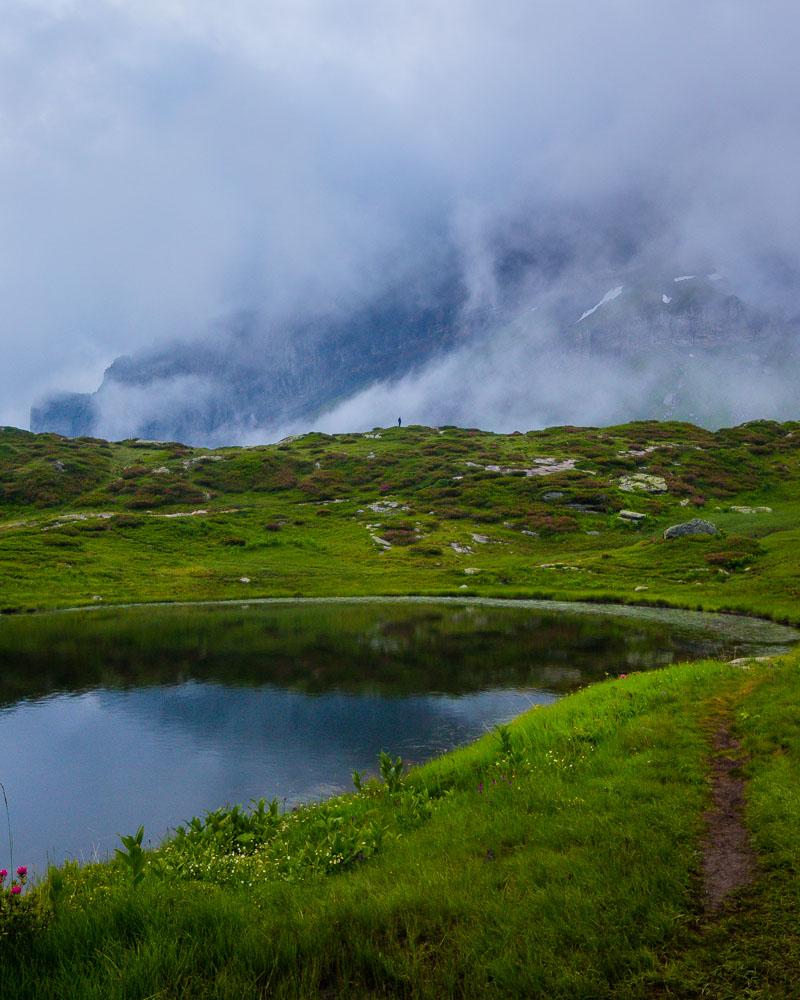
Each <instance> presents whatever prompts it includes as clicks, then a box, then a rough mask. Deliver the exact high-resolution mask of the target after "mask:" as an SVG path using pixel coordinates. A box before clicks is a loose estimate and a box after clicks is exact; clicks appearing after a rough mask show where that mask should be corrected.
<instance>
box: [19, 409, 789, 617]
mask: <svg viewBox="0 0 800 1000" xmlns="http://www.w3.org/2000/svg"><path fill="white" fill-rule="evenodd" d="M737 508H740V509H737ZM759 508H769V509H768V510H765V509H759ZM621 512H630V513H632V514H638V515H644V516H643V517H640V518H636V519H631V518H630V515H629V514H627V513H623V515H622V516H620V515H621ZM694 517H701V518H703V519H706V520H710V521H712V522H713V523H714V524H715V525H716V526H717V527H718V529H719V531H720V534H718V535H717V536H714V537H711V536H698V537H693V538H684V539H676V540H670V541H665V540H664V539H663V537H662V535H663V530H664V529H665V528H666V527H668V526H669V525H672V524H676V523H680V522H683V521H687V520H689V519H691V518H694ZM798 557H800V424H797V423H793V424H778V423H774V422H767V421H759V422H755V423H750V424H745V425H742V426H741V427H736V428H732V429H728V430H721V431H717V432H716V433H712V432H710V431H706V430H702V429H700V428H697V427H694V426H692V425H690V424H681V423H657V422H640V423H632V424H626V425H623V426H620V427H610V428H604V429H595V428H573V427H562V428H552V429H548V430H543V431H531V432H528V433H527V434H509V435H501V434H490V433H486V432H482V431H478V430H463V429H459V428H455V427H447V428H428V427H403V428H398V427H392V428H389V429H378V430H376V431H374V432H372V433H370V434H347V435H336V436H329V435H325V434H318V433H312V434H307V435H304V436H303V437H300V438H297V439H294V440H290V441H285V442H283V443H280V444H277V445H269V446H263V447H253V448H221V449H217V450H216V451H209V450H206V449H192V448H186V447H184V446H182V445H179V444H171V443H158V442H156V443H153V442H141V441H126V442H122V443H119V444H110V443H108V442H104V441H99V440H92V439H75V440H69V439H65V438H60V437H58V436H56V435H48V434H45V435H33V434H29V433H26V432H23V431H17V430H13V429H9V428H6V429H3V430H1V431H0V609H2V610H5V611H14V610H30V609H36V608H52V607H63V606H72V605H90V604H92V603H95V604H97V603H103V602H105V603H119V602H136V601H145V602H146V601H173V600H213V599H249V598H254V597H295V596H328V595H336V596H348V595H368V594H382V595H399V594H430V595H442V594H450V595H456V596H458V595H482V596H493V597H553V598H563V599H569V600H594V601H598V600H601V601H602V600H612V601H622V602H625V603H655V604H670V605H674V606H680V607H688V608H697V609H701V610H730V611H738V612H745V613H754V614H758V615H761V616H764V617H771V618H775V619H777V620H782V621H787V622H792V623H797V622H800V610H798V609H799V608H800V605H799V604H798V600H797V598H798V594H800V558H798Z"/></svg>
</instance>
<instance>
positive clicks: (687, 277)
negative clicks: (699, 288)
mask: <svg viewBox="0 0 800 1000" xmlns="http://www.w3.org/2000/svg"><path fill="white" fill-rule="evenodd" d="M696 277H697V275H696V274H681V275H680V276H679V277H677V278H673V281H691V280H692V278H696Z"/></svg>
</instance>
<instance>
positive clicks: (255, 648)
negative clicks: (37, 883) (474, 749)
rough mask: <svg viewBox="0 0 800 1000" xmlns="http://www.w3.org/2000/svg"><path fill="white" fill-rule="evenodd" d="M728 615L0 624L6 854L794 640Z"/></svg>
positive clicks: (199, 616)
mask: <svg viewBox="0 0 800 1000" xmlns="http://www.w3.org/2000/svg"><path fill="white" fill-rule="evenodd" d="M731 624H737V623H736V620H732V622H731ZM725 626H726V623H723V625H722V626H721V627H717V628H716V629H714V628H709V627H707V625H704V624H703V619H702V618H701V617H700V616H694V617H693V616H691V615H685V616H681V615H680V614H678V615H677V616H676V614H675V613H674V612H667V613H665V614H664V615H663V616H659V614H658V613H648V614H647V615H645V616H644V617H639V618H636V617H634V618H629V617H625V616H620V615H619V613H617V614H608V613H605V614H597V613H594V614H585V613H575V611H574V610H573V611H572V612H571V613H569V612H565V611H564V610H560V609H557V608H556V607H555V606H551V607H547V606H542V605H539V606H535V607H534V606H530V605H529V606H527V607H508V606H490V605H474V604H473V605H470V604H460V603H455V602H450V603H416V602H402V603H401V602H396V603H378V602H341V603H321V602H320V603H317V602H313V603H307V604H292V603H285V604H262V605H257V604H253V605H248V606H206V607H160V608H130V609H125V610H111V609H108V610H102V611H100V610H98V611H92V612H88V613H83V614H77V613H76V614H63V613H62V614H52V615H41V616H31V617H25V618H4V619H2V620H0V781H2V782H3V784H4V785H5V788H6V791H7V794H8V799H9V803H10V808H11V820H12V827H13V835H14V863H15V864H19V863H26V864H28V865H30V866H32V867H34V868H36V869H37V870H39V871H41V870H42V868H43V867H44V865H45V864H46V861H47V859H49V860H52V861H56V862H59V861H61V860H63V859H64V858H67V857H76V858H78V859H79V860H91V859H92V858H94V857H98V856H99V857H104V856H106V854H107V853H108V852H109V851H110V850H111V849H112V848H113V847H114V846H115V845H116V844H117V843H118V840H117V835H118V834H119V833H130V832H132V831H134V830H135V829H136V828H137V827H138V826H139V824H140V823H143V824H144V826H145V831H146V836H147V838H148V839H149V840H150V841H151V842H157V841H158V840H160V839H161V838H162V837H163V836H164V835H165V834H167V833H168V831H169V830H170V829H171V828H173V827H174V826H175V825H177V824H178V823H181V822H184V821H185V820H187V819H188V818H190V817H191V816H193V815H199V814H202V813H203V812H204V811H205V810H208V809H214V808H216V807H217V806H219V805H222V804H224V803H226V802H228V803H233V802H248V801H250V800H251V799H254V798H261V797H266V798H272V797H276V798H277V799H279V800H280V801H281V802H285V804H286V806H287V807H290V806H291V805H293V804H295V803H297V802H300V801H308V800H310V799H314V798H318V797H321V796H326V795H329V794H331V793H335V792H337V791H341V790H345V789H347V788H349V787H352V786H351V774H352V771H353V770H354V769H358V770H364V769H373V768H374V767H375V759H376V755H377V754H378V752H379V751H380V750H381V749H385V750H388V751H390V752H392V753H394V754H400V755H402V756H403V758H404V759H408V760H411V761H417V762H419V761H423V760H426V759H428V758H430V757H431V756H433V755H435V754H438V753H440V752H442V751H444V750H448V749H451V748H452V747H454V746H457V745H458V744H461V743H465V742H467V741H469V740H471V739H473V738H475V737H477V736H479V735H480V734H482V733H483V732H485V731H487V730H488V729H491V727H492V726H494V725H496V724H497V723H500V722H503V721H506V720H508V719H510V718H512V717H513V716H515V715H517V714H519V712H521V711H523V710H524V709H526V708H528V707H530V706H531V705H535V704H547V703H549V702H551V701H553V700H554V699H556V698H557V697H559V696H560V695H562V694H565V693H567V692H569V691H571V690H574V689H575V688H577V687H579V686H581V685H583V684H586V683H589V682H591V681H593V680H599V679H601V678H602V677H604V676H605V675H606V674H612V675H613V674H618V673H621V672H629V671H631V670H642V669H652V668H655V667H658V666H662V665H664V664H667V663H670V662H673V661H675V660H685V659H694V658H697V657H701V656H708V655H717V654H720V655H730V654H731V653H734V652H735V653H739V654H742V653H744V652H747V651H748V650H751V649H755V648H756V646H758V647H759V650H760V649H761V648H762V647H763V646H764V645H765V644H766V645H769V644H775V643H777V644H781V643H782V644H783V645H785V644H786V641H787V639H791V638H794V636H793V635H792V634H791V633H790V631H789V630H783V632H781V630H780V629H779V627H776V626H764V627H763V628H761V627H760V626H757V627H756V631H755V634H753V635H750V634H749V633H748V635H747V636H745V637H742V635H740V634H737V635H733V634H728V632H726V627H725ZM753 643H755V644H756V645H753ZM4 825H5V824H4V823H3V824H0V830H2V828H3V826H4ZM5 841H6V838H5V837H4V836H3V835H2V834H1V833H0V844H2V846H0V862H2V863H4V864H5V865H6V867H8V861H9V852H8V844H7V843H6V842H5Z"/></svg>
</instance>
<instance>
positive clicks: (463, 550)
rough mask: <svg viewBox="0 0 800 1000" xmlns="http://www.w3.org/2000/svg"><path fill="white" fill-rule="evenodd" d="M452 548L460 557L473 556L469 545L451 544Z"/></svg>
mask: <svg viewBox="0 0 800 1000" xmlns="http://www.w3.org/2000/svg"><path fill="white" fill-rule="evenodd" d="M450 548H451V549H452V550H453V552H455V553H457V554H458V555H460V556H467V555H472V549H471V548H470V546H469V545H462V544H461V543H460V542H450Z"/></svg>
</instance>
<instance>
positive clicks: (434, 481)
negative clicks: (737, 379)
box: [0, 421, 800, 1000]
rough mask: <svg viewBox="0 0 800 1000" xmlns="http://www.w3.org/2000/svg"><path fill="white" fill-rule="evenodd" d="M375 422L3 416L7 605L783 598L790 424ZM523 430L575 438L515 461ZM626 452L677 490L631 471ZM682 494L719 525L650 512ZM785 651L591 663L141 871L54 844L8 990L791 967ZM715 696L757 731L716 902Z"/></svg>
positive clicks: (719, 606)
mask: <svg viewBox="0 0 800 1000" xmlns="http://www.w3.org/2000/svg"><path fill="white" fill-rule="evenodd" d="M376 434H377V435H379V436H375V435H371V436H370V435H356V434H351V435H338V436H335V437H332V436H328V435H323V434H308V435H305V436H303V437H301V438H299V439H297V440H294V441H290V442H285V443H282V444H279V445H274V446H265V447H259V448H250V449H234V448H225V449H219V450H217V451H216V452H208V451H205V450H202V449H190V448H185V447H184V446H182V445H178V444H174V443H167V444H158V443H156V444H152V443H151V444H147V443H141V442H131V441H128V442H121V443H117V444H109V443H106V442H101V441H95V440H90V439H82V440H77V441H68V440H66V439H63V438H59V437H57V436H55V435H30V434H27V433H25V432H21V431H15V430H13V429H3V430H2V431H0V592H1V593H2V606H3V610H6V611H8V612H10V611H21V610H31V609H37V608H54V607H63V606H71V605H84V604H97V603H101V602H102V603H107V604H113V603H119V602H127V601H142V602H152V601H174V600H219V599H226V598H248V599H249V598H253V597H270V596H287V597H292V596H301V595H302V596H330V595H341V596H357V595H370V594H383V595H399V594H431V595H443V594H452V595H457V596H460V595H473V594H474V595H480V596H490V597H552V598H558V599H566V600H576V599H578V600H580V599H583V600H594V601H623V602H629V603H633V602H638V603H652V604H667V605H674V606H678V607H689V608H698V609H704V610H729V611H737V612H742V613H750V614H757V615H761V616H764V617H770V618H773V619H776V620H784V621H789V622H793V623H800V610H799V609H800V602H799V601H798V597H799V596H800V424H797V423H792V424H777V423H773V422H764V421H761V422H754V423H750V424H746V425H743V426H742V427H738V428H732V429H726V430H721V431H718V432H716V433H711V432H708V431H705V430H702V429H700V428H696V427H692V426H691V425H688V424H659V423H655V422H647V423H644V422H643V423H633V424H627V425H624V426H620V427H612V428H605V429H597V428H570V427H566V428H551V429H548V430H545V431H537V432H530V433H528V434H524V435H523V434H515V435H494V434H488V433H484V432H481V431H478V430H471V429H467V430H464V429H459V428H441V429H436V428H423V427H410V428H390V429H387V430H382V431H378V432H376ZM632 452H645V453H644V454H632ZM537 458H539V459H541V458H551V459H553V460H555V461H558V462H563V461H564V460H570V461H572V462H574V467H573V468H572V469H567V470H563V471H559V472H554V473H552V474H548V475H545V476H541V477H539V476H537V477H526V476H525V475H524V474H519V472H518V470H520V469H524V468H533V467H535V466H536V459H537ZM540 464H541V463H540ZM486 466H498V467H500V471H491V470H487V468H486ZM164 470H166V471H164ZM509 470H510V471H509ZM515 470H517V471H515ZM636 472H644V473H646V474H648V475H653V476H659V477H661V478H663V479H664V480H665V481H666V482H667V486H668V491H667V492H666V493H664V494H658V495H655V494H645V495H638V494H631V493H628V492H625V491H623V490H621V489H620V478H621V477H622V476H624V475H631V474H633V473H636ZM387 502H389V503H391V504H394V505H396V506H386V504H387ZM375 504H382V505H383V506H382V507H378V509H374V508H373V506H372V505H375ZM735 506H752V507H755V506H769V507H770V508H772V510H771V512H769V513H766V512H764V513H741V512H736V511H734V510H732V508H733V507H735ZM622 508H628V509H633V510H635V511H639V512H642V513H645V514H646V515H647V517H646V519H645V521H644V522H643V524H642V525H641V526H639V527H637V526H634V525H631V524H628V523H625V522H624V521H622V520H621V519H620V518H619V517H618V511H619V510H621V509H622ZM195 511H202V512H203V513H194V512H195ZM100 514H104V515H109V516H104V517H100V516H99V515H100ZM173 514H182V515H189V516H179V517H169V516H165V515H173ZM67 515H81V518H85V519H76V518H70V517H68V516H67ZM694 516H700V517H704V518H707V519H709V520H712V521H713V522H714V523H715V524H717V526H718V527H719V529H720V534H719V535H718V536H716V537H714V538H703V539H682V540H678V541H674V542H665V541H664V540H663V537H662V534H663V529H664V528H665V527H666V526H668V525H670V524H674V523H677V522H679V521H683V520H687V519H689V518H690V517H694ZM384 533H386V534H387V539H386V540H389V541H391V542H392V545H391V548H388V549H387V548H386V547H385V546H383V545H381V544H380V542H378V541H376V540H375V539H376V538H378V539H380V538H383V537H384ZM475 535H479V536H484V537H486V538H487V539H488V540H487V541H481V540H479V539H476V538H475V537H474V536H475ZM454 544H455V545H457V546H459V547H461V548H464V547H468V548H469V549H471V550H472V551H470V552H461V553H459V552H457V551H456V549H455V548H454V547H453V546H454ZM467 569H470V570H475V571H477V572H470V573H467V572H465V570H467ZM243 578H246V580H245V579H243ZM643 588H644V589H643ZM798 667H800V659H798V656H797V655H796V654H792V655H790V656H788V657H786V658H785V659H784V660H783V661H781V662H780V663H779V665H778V666H775V665H767V664H759V665H754V666H753V667H752V668H751V669H750V670H746V671H741V670H738V669H736V668H733V667H730V666H729V665H726V664H723V663H715V662H705V663H696V664H692V665H683V666H677V667H671V668H669V669H666V670H663V671H659V672H657V673H651V674H642V675H636V676H631V677H628V678H626V679H624V680H617V681H610V682H605V683H600V684H597V685H595V686H593V687H591V688H589V689H587V690H585V691H583V692H580V693H579V694H577V695H573V696H570V697H569V698H566V699H564V700H563V701H561V702H559V703H558V704H556V705H555V706H552V707H550V708H547V709H542V710H537V711H533V712H530V713H528V714H527V715H525V716H523V717H521V718H520V719H519V720H517V721H516V722H515V723H514V725H513V726H512V727H511V733H512V744H511V746H510V747H509V745H508V744H506V745H505V747H504V746H503V745H501V742H500V741H499V740H498V738H497V737H487V738H486V739H484V740H482V741H479V742H478V743H476V744H474V745H473V746H470V747H468V748H465V749H463V750H461V751H458V752H457V753H454V754H450V755H448V756H446V757H444V758H442V759H440V760H438V761H434V762H432V763H431V764H429V765H427V766H425V767H424V768H421V769H419V770H416V771H413V772H412V773H411V774H409V776H408V777H407V778H405V779H404V782H403V784H402V786H401V787H399V788H395V789H392V790H389V789H387V788H386V787H384V786H382V785H380V784H378V783H372V784H370V785H369V786H368V788H367V790H366V791H365V792H362V793H360V794H354V795H351V796H345V797H340V798H338V799H333V800H330V801H329V802H327V803H323V804H321V805H318V806H313V807H306V808H303V809H301V810H299V811H298V812H296V813H291V814H288V815H287V816H282V817H277V818H275V817H272V818H271V819H269V820H264V822H263V824H262V826H258V825H256V826H249V827H248V825H247V823H248V822H249V821H248V820H246V819H242V817H241V816H240V815H239V816H238V817H233V818H231V815H232V814H221V815H219V816H218V817H217V818H216V819H213V818H211V819H209V820H208V821H207V822H206V823H205V824H203V823H200V824H199V826H198V827H197V829H195V832H194V834H192V835H191V836H187V837H185V838H178V839H177V840H175V841H173V842H170V843H169V844H166V845H164V846H163V847H162V848H161V849H160V850H158V851H156V852H155V853H154V854H153V856H152V857H151V859H150V864H149V867H148V870H147V873H146V875H145V878H144V880H143V881H142V883H141V885H140V886H139V887H138V888H137V889H135V890H134V889H133V888H132V886H131V885H130V879H129V876H128V875H127V874H126V872H125V871H124V867H123V866H121V865H120V864H119V863H113V864H107V865H98V866H89V867H87V868H83V869H78V868H67V869H64V874H63V877H64V886H63V889H62V892H61V894H60V896H59V898H58V900H57V907H56V918H55V920H54V921H53V922H52V923H51V925H50V927H49V928H48V929H47V930H46V931H45V932H44V933H43V934H40V935H38V936H36V937H34V938H33V939H32V940H30V941H27V942H18V943H17V944H16V945H15V946H14V947H13V948H12V947H9V946H7V945H6V944H3V943H2V941H0V951H2V961H0V995H2V996H3V997H5V996H9V997H10V996H14V997H20V998H28V997H30V998H34V997H35V998H37V1000H38V998H56V997H57V998H59V1000H61V998H76V1000H77V998H84V997H87V998H93V997H96V998H103V1000H106V998H109V1000H115V998H119V1000H122V998H125V1000H132V998H137V1000H139V998H141V1000H144V998H148V997H149V998H155V997H159V998H160V997H176V998H177V997H223V998H224V997H230V998H234V997H235V998H237V1000H238V998H248V997H262V996H264V997H266V996H270V997H273V996H274V997H317V996H323V997H325V996H329V997H333V996H341V997H359V996H374V997H379V996H387V997H395V996H408V997H435V998H440V997H490V998H491V997H517V996H531V997H546V998H587V1000H588V998H590V997H591V998H605V997H608V998H612V997H613V998H621V1000H626V998H628V1000H633V998H639V997H641V998H646V997H663V996H674V997H682V998H685V997H719V998H729V997H730V998H733V997H751V998H763V1000H767V998H773V997H775V998H783V997H786V998H789V997H794V996H796V995H797V988H796V984H797V982H800V942H799V938H798V932H797V927H798V917H800V881H798V872H800V860H798V859H800V841H799V837H800V835H798V833H797V831H798V829H800V823H799V822H798V821H800V796H798V793H797V787H798V777H799V776H800V775H798V768H800V721H799V720H798V716H797V711H796V706H797V704H798V699H800V671H799V670H798ZM720 704H724V705H726V706H729V708H730V711H731V712H732V718H733V721H734V725H735V727H736V728H737V730H738V732H739V733H740V735H741V737H742V739H743V741H744V744H745V746H746V748H747V750H748V752H749V754H750V763H749V764H748V776H749V779H750V782H749V798H748V813H747V822H748V824H749V828H750V831H751V834H752V838H753V842H754V844H755V846H756V847H757V849H758V852H759V859H760V861H759V864H760V867H759V871H758V877H757V879H756V882H755V883H754V884H753V885H752V886H751V887H750V888H748V889H746V890H744V891H743V892H741V893H740V894H738V895H737V896H736V897H735V898H734V899H733V900H732V901H731V902H730V903H729V905H728V907H727V909H726V910H725V911H724V912H723V914H722V915H721V917H719V918H717V919H715V920H713V921H710V922H709V921H707V920H703V919H702V915H701V912H700V909H699V904H698V898H699V891H698V890H699V885H698V871H699V850H700V842H701V833H702V829H703V812H704V809H705V808H706V806H707V803H708V795H709V788H708V773H709V769H708V752H709V751H708V743H707V735H708V734H707V722H708V719H709V717H710V716H711V715H713V714H714V712H715V711H718V709H719V705H720ZM154 794H157V790H155V791H154ZM231 831H233V833H231ZM236 831H238V833H237V832H236ZM242 832H244V833H254V836H253V838H252V839H246V840H245V841H238V842H236V841H235V836H238V835H240V834H241V833H242ZM234 835H235V836H234ZM232 836H234V840H231V837H232ZM233 843H238V847H236V849H235V850H233V849H232V844H233ZM40 891H41V892H44V891H45V889H44V888H43V889H42V890H40Z"/></svg>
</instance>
